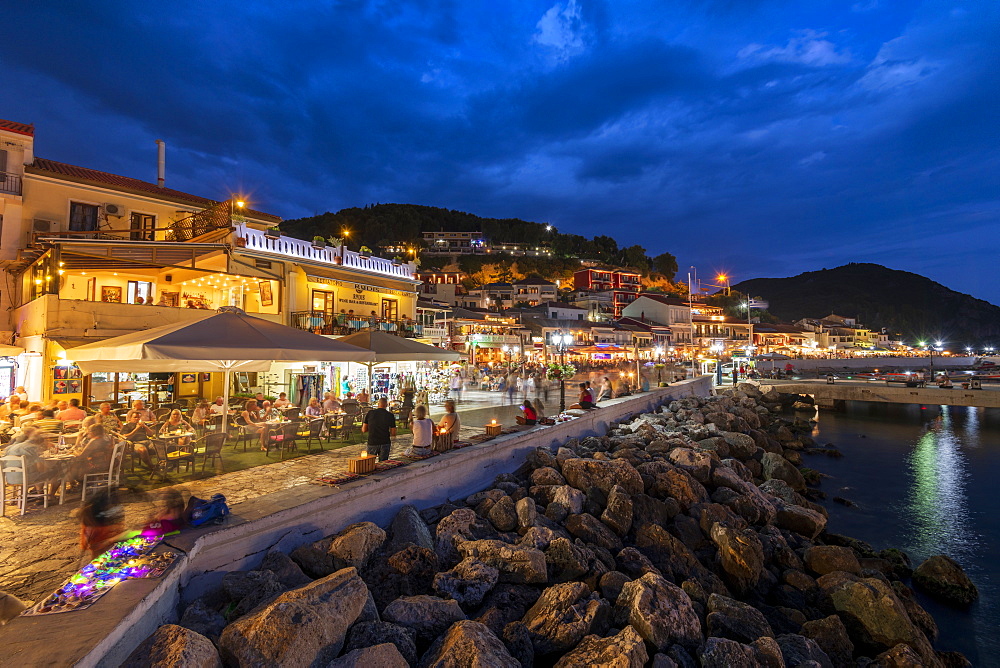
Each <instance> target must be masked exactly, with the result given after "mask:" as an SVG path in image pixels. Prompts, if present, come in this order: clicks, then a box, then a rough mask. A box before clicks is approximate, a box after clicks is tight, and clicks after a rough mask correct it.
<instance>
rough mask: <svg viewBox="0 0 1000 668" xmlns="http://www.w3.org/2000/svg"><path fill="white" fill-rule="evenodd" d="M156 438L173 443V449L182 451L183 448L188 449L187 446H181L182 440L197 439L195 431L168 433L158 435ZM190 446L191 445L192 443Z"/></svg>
mask: <svg viewBox="0 0 1000 668" xmlns="http://www.w3.org/2000/svg"><path fill="white" fill-rule="evenodd" d="M156 437H157V438H159V439H160V440H163V441H173V444H172V446H171V447H173V448H177V449H180V448H183V447H188V446H185V445H181V444H180V440H181V439H182V438H187V439H193V438H194V437H195V433H194V432H193V431H168V432H166V433H163V434H157V435H156ZM188 445H190V443H189V444H188Z"/></svg>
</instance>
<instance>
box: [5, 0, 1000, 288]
mask: <svg viewBox="0 0 1000 668" xmlns="http://www.w3.org/2000/svg"><path fill="white" fill-rule="evenodd" d="M4 19H5V25H6V26H7V28H8V29H7V30H6V31H5V48H4V50H3V52H2V54H0V72H2V74H0V76H2V77H3V81H4V82H5V86H4V90H5V91H6V93H7V94H6V95H5V96H4V101H3V103H2V104H0V117H2V118H9V119H12V120H17V121H22V122H28V123H35V124H36V137H37V139H36V153H37V154H38V155H39V156H42V157H47V158H51V159H54V160H62V161H65V162H70V163H75V164H80V165H85V166H88V167H94V168H98V169H103V170H106V171H111V172H115V173H121V174H127V175H129V176H135V177H138V178H143V179H146V180H155V178H156V161H155V158H156V152H155V146H154V143H153V141H154V139H157V138H162V139H165V140H166V141H167V145H168V153H167V185H169V186H171V187H174V188H178V189H181V190H188V191H190V192H193V193H197V194H201V195H206V196H210V197H214V198H218V199H224V198H226V197H227V196H228V195H229V193H230V192H233V191H238V190H244V191H246V192H249V193H250V197H251V199H252V201H253V204H254V205H255V206H256V207H258V208H261V209H263V210H266V211H269V212H273V213H276V214H278V215H281V216H283V217H286V218H293V217H298V216H303V215H311V214H314V213H322V212H323V211H327V210H330V211H336V210H338V209H341V208H344V207H350V206H363V205H365V204H367V203H372V202H410V203H417V204H427V205H432V206H441V207H448V208H452V209H460V210H464V211H469V212H472V213H476V214H479V215H484V216H497V217H508V216H513V217H520V218H524V219H527V220H536V221H543V222H551V223H553V224H554V225H556V226H557V227H558V228H559V229H560V230H561V231H565V232H575V233H580V234H585V235H587V236H591V235H594V234H611V235H613V236H615V237H616V238H618V239H619V241H620V242H621V243H623V244H631V243H640V244H642V245H643V246H645V247H646V248H647V250H648V251H649V253H650V254H653V255H655V254H656V253H659V252H662V251H670V252H672V253H674V254H675V255H677V257H678V261H679V263H680V265H681V267H682V274H683V272H684V270H685V269H686V267H687V266H688V265H692V264H693V265H697V266H698V267H699V270H700V271H701V272H702V274H703V275H707V274H708V272H710V271H713V270H720V269H725V270H728V271H730V272H731V273H732V275H733V277H734V279H733V280H734V281H738V280H742V279H744V278H752V277H758V276H788V275H793V274H796V273H798V272H800V271H806V270H812V269H820V268H823V267H833V266H837V265H839V264H843V263H845V262H849V261H868V262H878V263H882V264H886V265H888V266H890V267H893V268H897V269H906V270H909V271H915V272H918V273H922V274H925V275H927V276H930V277H931V278H933V279H935V280H938V281H940V282H942V283H944V284H945V285H948V286H949V287H952V288H955V289H958V290H961V291H963V292H969V293H972V294H973V295H975V296H978V297H981V298H984V299H988V300H990V301H993V302H994V303H1000V281H997V280H996V273H995V264H994V263H995V262H996V258H997V257H998V250H1000V248H998V247H1000V238H998V234H997V227H996V221H997V218H998V209H1000V207H998V196H1000V193H998V188H1000V186H998V184H1000V173H998V169H997V167H998V161H1000V151H998V148H1000V111H998V110H1000V3H997V2H996V1H995V0H952V1H947V2H946V1H941V0H927V1H918V0H857V1H852V0H839V1H828V0H808V1H806V2H803V1H802V0H794V1H778V0H774V1H771V0H702V1H699V0H674V1H670V0H659V1H641V0H636V1H622V0H618V1H603V2H600V1H595V0H561V1H559V2H553V0H548V1H545V2H534V1H530V0H521V1H519V2H511V1H510V0H507V1H499V2H489V3H486V2H476V1H474V0H472V1H470V0H464V1H463V0H454V1H448V0H426V1H414V2H403V1H394V0H383V1H373V2H363V1H360V0H357V1H344V2H333V1H326V2H306V1H304V0H285V1H283V2H273V3H268V2H258V1H255V2H245V1H239V2H236V1H232V2H227V1H219V0H213V1H212V2H194V1H191V0H188V1H179V2H165V3H149V2H123V1H113V0H102V1H101V2H76V1H72V2H70V1H67V2H59V3H40V2H20V3H9V4H8V6H7V7H6V8H5V10H4ZM873 289H877V286H873Z"/></svg>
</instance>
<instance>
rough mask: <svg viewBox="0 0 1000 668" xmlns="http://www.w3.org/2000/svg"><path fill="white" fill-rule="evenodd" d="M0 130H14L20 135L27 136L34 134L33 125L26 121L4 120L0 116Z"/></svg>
mask: <svg viewBox="0 0 1000 668" xmlns="http://www.w3.org/2000/svg"><path fill="white" fill-rule="evenodd" d="M0 130H6V131H8V132H16V133H18V134H21V135H28V136H29V137H34V136H35V126H34V125H29V124H27V123H18V122H17V121H5V120H3V119H2V118H0Z"/></svg>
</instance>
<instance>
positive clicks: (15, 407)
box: [0, 394, 21, 420]
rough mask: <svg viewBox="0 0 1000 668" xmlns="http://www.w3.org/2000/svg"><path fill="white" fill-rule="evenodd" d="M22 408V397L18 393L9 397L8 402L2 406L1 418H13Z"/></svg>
mask: <svg viewBox="0 0 1000 668" xmlns="http://www.w3.org/2000/svg"><path fill="white" fill-rule="evenodd" d="M20 409H21V399H20V397H18V396H17V395H16V394H12V395H10V396H9V397H7V403H5V404H4V405H3V406H0V420H13V419H14V416H15V415H17V413H18V411H19V410H20Z"/></svg>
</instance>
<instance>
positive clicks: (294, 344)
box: [67, 308, 375, 429]
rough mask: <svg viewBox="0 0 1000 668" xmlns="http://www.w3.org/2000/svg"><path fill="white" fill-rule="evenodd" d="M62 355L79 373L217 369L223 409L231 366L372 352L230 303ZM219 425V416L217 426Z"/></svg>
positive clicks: (344, 358)
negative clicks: (196, 317) (204, 314)
mask: <svg viewBox="0 0 1000 668" xmlns="http://www.w3.org/2000/svg"><path fill="white" fill-rule="evenodd" d="M67 355H68V357H70V358H71V360H72V361H73V362H75V363H76V364H77V366H79V367H80V370H81V371H82V372H83V373H94V372H95V371H105V372H117V371H130V372H139V373H142V372H148V373H156V372H175V371H207V370H211V371H222V372H223V379H224V381H223V387H224V390H223V397H224V401H225V403H224V411H225V413H226V414H228V411H229V374H230V372H232V371H267V370H268V369H269V368H270V367H271V363H272V362H368V361H371V360H372V359H374V356H375V355H374V353H372V352H371V351H370V350H364V349H362V348H359V347H357V346H353V345H350V344H349V343H344V342H342V341H339V340H336V339H329V338H327V337H325V336H319V335H318V334H313V333H311V332H305V331H302V330H299V329H294V328H292V327H286V326H285V325H280V324H278V323H274V322H271V321H269V320H264V319H263V318H255V317H253V316H250V315H247V314H246V313H244V312H242V311H240V310H239V309H233V308H227V309H226V310H223V309H220V310H219V312H218V313H216V314H214V315H210V316H208V317H205V318H203V319H201V320H194V321H188V322H181V323H173V324H170V325H163V326H160V327H154V328H152V329H146V330H142V331H139V332H133V333H131V334H124V335H122V336H116V337H114V338H112V339H107V340H106V341H100V342H98V343H88V344H87V345H83V346H79V347H77V348H72V349H71V350H70V351H69V352H68V353H67ZM225 424H226V421H225V420H223V429H225Z"/></svg>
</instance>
